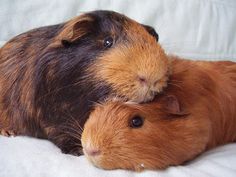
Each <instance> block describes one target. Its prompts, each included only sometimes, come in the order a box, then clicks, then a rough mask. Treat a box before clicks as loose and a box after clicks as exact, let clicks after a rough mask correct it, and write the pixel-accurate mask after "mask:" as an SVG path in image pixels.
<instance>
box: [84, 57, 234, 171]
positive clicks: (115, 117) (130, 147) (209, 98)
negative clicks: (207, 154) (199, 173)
mask: <svg viewBox="0 0 236 177" xmlns="http://www.w3.org/2000/svg"><path fill="white" fill-rule="evenodd" d="M235 90H236V63H234V62H230V61H225V62H223V61H222V62H221V61H219V62H207V61H205V62H204V61H189V60H181V59H175V58H173V62H172V74H171V76H170V78H169V82H168V86H167V88H166V89H165V90H164V92H163V94H161V95H157V96H156V98H155V99H154V101H152V102H150V103H144V104H137V103H133V102H121V101H117V100H115V101H111V100H109V101H105V102H103V103H100V104H97V105H96V106H95V107H94V110H93V111H92V112H91V114H90V117H89V119H88V120H87V122H86V123H85V126H84V131H83V133H82V139H81V141H82V146H83V152H84V154H85V156H86V157H87V158H88V160H89V161H91V162H92V163H93V164H94V165H95V166H97V167H100V168H104V169H109V170H110V169H129V170H136V171H140V170H143V169H164V168H167V167H168V166H171V165H180V164H183V163H184V162H186V161H189V160H191V159H193V158H194V157H196V156H197V155H199V154H201V153H202V152H204V151H206V150H208V149H211V148H213V147H215V146H218V145H222V144H225V143H229V142H235V141H236V92H235Z"/></svg>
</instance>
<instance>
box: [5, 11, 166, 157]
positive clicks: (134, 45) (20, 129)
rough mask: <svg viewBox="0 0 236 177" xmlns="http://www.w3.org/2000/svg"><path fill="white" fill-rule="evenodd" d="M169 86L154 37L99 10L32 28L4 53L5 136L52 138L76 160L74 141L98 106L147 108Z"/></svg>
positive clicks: (126, 20)
mask: <svg viewBox="0 0 236 177" xmlns="http://www.w3.org/2000/svg"><path fill="white" fill-rule="evenodd" d="M156 51H158V52H156ZM157 70H158V73H156V71H157ZM154 71H155V72H154ZM167 79H168V59H167V57H166V55H165V53H164V51H163V50H162V49H161V47H160V45H159V44H158V43H157V34H156V33H155V31H154V30H153V29H152V28H150V27H148V26H145V25H141V24H139V23H137V22H135V21H133V20H131V19H129V18H128V17H126V16H124V15H121V14H118V13H115V12H110V11H94V12H90V13H87V14H84V15H81V16H78V17H76V18H74V19H72V20H70V21H68V22H66V23H62V24H59V25H54V26H47V27H42V28H38V29H34V30H31V31H29V32H26V33H23V34H21V35H19V36H17V37H15V38H13V39H12V40H10V41H9V42H8V43H6V44H5V45H4V46H3V47H2V48H1V49H0V131H2V132H6V131H9V132H15V134H16V135H28V136H34V137H40V138H47V139H49V140H51V141H53V142H54V143H55V144H56V145H58V146H59V147H60V148H61V149H62V150H63V151H64V152H67V153H74V154H78V153H79V152H78V146H79V144H80V141H79V140H78V137H77V136H76V138H75V136H74V134H78V131H79V129H78V127H83V124H84V122H85V120H86V119H87V117H88V115H89V112H90V110H91V108H92V106H93V104H94V103H95V102H98V101H102V100H103V99H105V98H109V97H112V96H118V97H122V98H124V99H126V100H133V101H135V102H145V101H148V100H151V99H153V98H154V95H155V94H156V93H158V92H161V90H162V88H163V87H165V86H166V80H167ZM80 133H81V132H80ZM75 142H76V143H75Z"/></svg>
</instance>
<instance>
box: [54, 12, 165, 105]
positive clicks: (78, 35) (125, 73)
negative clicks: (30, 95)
mask: <svg viewBox="0 0 236 177" xmlns="http://www.w3.org/2000/svg"><path fill="white" fill-rule="evenodd" d="M58 41H60V44H59V45H60V46H61V50H62V49H63V50H64V51H63V53H65V54H66V52H67V51H69V52H70V54H69V55H67V57H70V58H69V59H68V61H69V60H71V58H73V57H74V56H76V57H77V60H76V61H78V62H80V66H83V67H80V68H79V70H81V71H80V72H84V75H83V78H86V79H87V80H93V81H94V82H95V83H96V85H97V86H98V87H100V86H102V85H103V84H104V83H106V84H107V85H109V87H110V88H111V90H112V92H111V93H112V94H113V95H116V96H117V95H118V96H120V97H123V98H125V99H127V100H132V101H135V102H146V101H149V100H152V99H153V98H154V96H155V94H157V93H159V92H161V91H162V89H163V88H164V87H165V86H166V83H167V79H168V74H169V62H168V58H167V56H166V54H165V52H164V51H163V49H162V48H161V46H160V45H159V43H158V34H157V33H156V32H155V30H154V29H153V28H152V27H150V26H147V25H142V24H140V23H138V22H135V21H134V20H132V19H130V18H128V17H126V16H124V15H121V14H119V13H116V12H112V11H93V12H90V13H86V14H83V15H81V16H78V17H76V18H74V19H72V20H70V21H68V22H67V23H66V24H65V26H64V27H63V30H62V31H61V32H60V33H59V34H58V36H57V38H56V42H57V44H58ZM75 65H76V62H75V61H73V62H71V66H75ZM68 67H69V65H68ZM67 69H68V68H67Z"/></svg>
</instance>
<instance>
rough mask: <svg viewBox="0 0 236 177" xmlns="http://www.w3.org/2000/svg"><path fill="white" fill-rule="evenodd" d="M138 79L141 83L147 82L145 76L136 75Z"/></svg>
mask: <svg viewBox="0 0 236 177" xmlns="http://www.w3.org/2000/svg"><path fill="white" fill-rule="evenodd" d="M138 80H139V82H140V83H141V84H142V85H146V84H147V80H146V78H145V77H141V76H140V77H138Z"/></svg>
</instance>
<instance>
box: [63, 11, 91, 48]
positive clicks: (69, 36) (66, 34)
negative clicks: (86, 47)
mask: <svg viewBox="0 0 236 177" xmlns="http://www.w3.org/2000/svg"><path fill="white" fill-rule="evenodd" d="M93 22H94V18H92V17H91V16H88V15H84V16H80V17H77V18H76V19H73V20H71V21H70V22H68V23H67V24H66V25H65V28H64V30H63V31H62V32H61V34H60V39H61V43H62V45H63V46H65V47H68V46H70V45H71V44H73V43H74V42H75V41H77V40H79V39H80V38H81V37H83V36H85V35H86V34H88V33H90V32H91V31H92V30H93Z"/></svg>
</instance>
